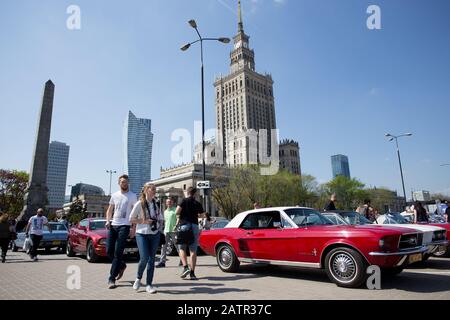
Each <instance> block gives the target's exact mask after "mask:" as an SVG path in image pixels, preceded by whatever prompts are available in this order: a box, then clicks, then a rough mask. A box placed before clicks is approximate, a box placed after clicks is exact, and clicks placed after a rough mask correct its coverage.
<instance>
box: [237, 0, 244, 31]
mask: <svg viewBox="0 0 450 320" xmlns="http://www.w3.org/2000/svg"><path fill="white" fill-rule="evenodd" d="M238 18H239V22H238V32H244V24H243V23H242V11H241V0H238Z"/></svg>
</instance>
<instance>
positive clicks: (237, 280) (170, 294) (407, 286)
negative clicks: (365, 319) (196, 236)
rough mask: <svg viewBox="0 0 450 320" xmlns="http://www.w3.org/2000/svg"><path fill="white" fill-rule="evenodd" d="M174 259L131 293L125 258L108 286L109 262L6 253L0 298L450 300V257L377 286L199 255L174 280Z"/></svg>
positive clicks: (131, 269) (0, 267)
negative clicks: (237, 266)
mask: <svg viewBox="0 0 450 320" xmlns="http://www.w3.org/2000/svg"><path fill="white" fill-rule="evenodd" d="M178 261H179V260H178V258H177V257H170V260H169V261H168V263H167V267H166V268H163V269H155V279H154V284H155V285H156V286H157V288H158V294H156V295H150V294H147V293H146V292H145V290H141V291H140V292H135V291H134V290H133V289H132V283H133V281H134V279H135V273H136V269H137V261H135V260H134V261H133V260H132V261H129V263H128V268H127V270H126V271H125V275H124V277H123V279H121V280H120V281H118V283H117V284H118V288H116V289H114V290H110V289H108V288H107V275H108V272H109V268H110V265H109V264H108V263H106V262H105V263H98V264H90V263H88V262H87V261H86V260H84V259H83V258H82V257H75V258H68V257H66V256H65V255H63V254H57V253H51V254H48V255H45V254H42V255H40V260H39V261H38V262H32V261H30V259H29V258H28V256H27V255H25V254H24V253H21V252H16V253H15V252H9V253H8V257H7V262H6V263H5V264H0V299H33V300H35V299H50V300H52V299H88V300H92V299H94V300H95V299H107V300H114V299H118V300H124V299H126V300H134V299H136V300H138V299H152V300H154V299H164V300H171V299H177V300H180V299H182V300H186V299H195V300H196V299H198V300H212V299H226V300H242V299H246V300H253V299H261V300H277V299H288V300H292V299H346V300H348V299H370V300H373V299H375V300H376V299H450V259H448V258H447V259H435V258H432V259H431V260H430V261H428V262H427V263H426V264H425V265H420V266H416V267H413V268H410V269H407V270H405V271H404V272H403V273H401V274H400V275H398V276H396V277H394V278H392V279H389V280H388V279H384V281H382V284H381V286H382V289H381V290H368V289H344V288H339V287H337V286H336V285H334V284H333V283H331V282H330V281H329V280H328V278H327V276H326V274H325V273H324V272H321V271H318V270H301V269H298V268H292V267H274V266H255V265H243V266H241V270H240V272H239V273H234V274H228V273H223V272H222V271H220V269H219V268H218V267H217V265H216V261H215V258H213V257H209V256H201V257H199V259H198V261H199V266H198V269H197V271H196V273H197V276H198V277H199V280H198V281H191V280H182V279H180V278H179V273H180V271H181V270H180V268H179V267H178V266H177V265H178ZM70 266H78V267H79V270H80V274H81V281H80V284H81V288H80V289H79V290H77V289H73V290H70V289H68V287H67V280H68V277H70V275H69V274H68V273H67V270H68V267H70Z"/></svg>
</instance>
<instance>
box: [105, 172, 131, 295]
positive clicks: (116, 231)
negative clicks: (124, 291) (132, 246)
mask: <svg viewBox="0 0 450 320" xmlns="http://www.w3.org/2000/svg"><path fill="white" fill-rule="evenodd" d="M119 187H120V190H119V191H117V192H115V193H113V194H112V195H111V199H110V201H109V207H108V210H107V211H106V228H107V229H108V237H107V244H106V246H107V254H108V257H109V258H110V259H111V260H112V264H111V270H110V272H109V279H108V287H109V288H110V289H114V288H116V281H117V280H119V279H120V278H122V276H123V273H124V271H125V269H126V268H127V265H126V264H125V261H123V250H124V249H125V244H126V241H127V238H128V236H129V235H130V225H131V223H130V213H131V210H132V209H133V206H134V205H135V204H136V202H137V197H136V195H135V194H134V193H133V192H131V191H130V190H129V185H128V176H127V175H126V174H124V175H121V176H120V177H119Z"/></svg>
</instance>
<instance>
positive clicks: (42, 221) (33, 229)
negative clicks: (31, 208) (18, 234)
mask: <svg viewBox="0 0 450 320" xmlns="http://www.w3.org/2000/svg"><path fill="white" fill-rule="evenodd" d="M44 226H47V228H48V230H49V231H50V233H52V231H53V230H52V228H50V226H49V224H48V219H47V217H45V216H44V209H42V208H39V209H38V210H37V212H36V215H35V216H32V217H31V218H30V220H28V224H27V227H26V229H25V235H26V237H27V238H28V236H29V237H30V238H31V242H32V243H33V244H32V245H31V250H30V258H31V259H32V260H33V261H38V257H37V253H38V248H39V244H40V243H41V240H42V235H43V233H44Z"/></svg>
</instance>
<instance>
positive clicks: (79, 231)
mask: <svg viewBox="0 0 450 320" xmlns="http://www.w3.org/2000/svg"><path fill="white" fill-rule="evenodd" d="M105 224H106V220H105V219H94V218H88V219H84V220H81V221H80V222H79V223H78V224H77V225H75V226H74V227H72V228H70V230H69V237H68V239H67V246H66V254H67V256H68V257H73V256H75V254H77V253H81V254H85V255H86V259H87V261H88V262H97V261H99V260H100V259H101V258H102V257H107V254H106V238H107V236H108V230H107V229H106V227H105ZM124 253H125V254H137V253H138V248H137V245H136V239H134V238H128V239H127V243H126V245H125V251H124Z"/></svg>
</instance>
